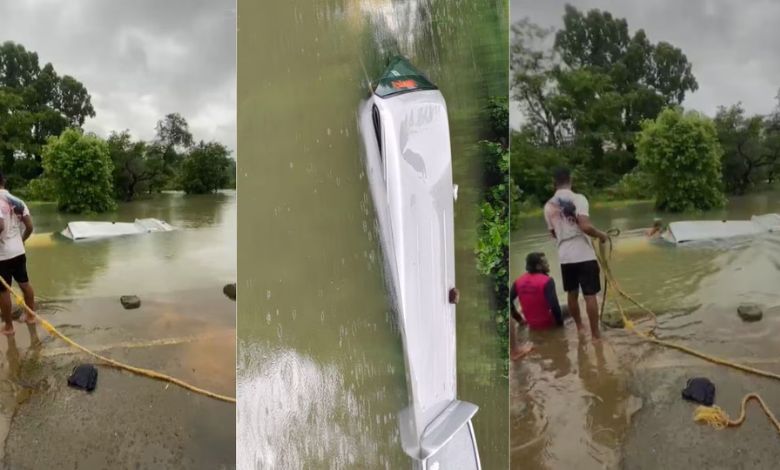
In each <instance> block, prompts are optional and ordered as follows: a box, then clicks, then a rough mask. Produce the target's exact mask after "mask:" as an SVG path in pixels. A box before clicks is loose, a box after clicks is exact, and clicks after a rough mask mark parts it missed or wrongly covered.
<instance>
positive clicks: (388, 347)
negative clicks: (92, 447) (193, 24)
mask: <svg viewBox="0 0 780 470" xmlns="http://www.w3.org/2000/svg"><path fill="white" fill-rule="evenodd" d="M499 4H500V2H493V1H486V0H478V1H463V0H441V1H440V0H436V1H427V0H426V1H410V2H398V1H391V0H332V1H331V0H329V1H323V2H312V1H310V0H291V1H284V2H262V3H261V2H255V3H247V4H246V5H242V10H241V12H240V13H239V16H238V21H239V23H238V52H239V59H238V62H239V64H241V66H240V67H239V77H238V103H239V105H238V123H239V129H238V142H239V151H240V153H241V155H242V158H241V159H240V160H239V169H238V178H239V183H238V184H239V186H240V188H241V189H240V191H241V198H240V201H239V209H238V210H239V213H240V218H241V224H240V227H239V228H240V230H239V233H238V239H239V244H240V246H241V257H240V258H239V265H238V270H239V286H238V289H239V291H240V292H241V294H240V296H241V299H240V301H239V303H238V309H239V310H238V330H239V352H238V379H237V380H238V385H237V387H238V393H239V397H240V398H239V406H238V416H237V422H238V439H239V441H238V465H239V467H242V468H333V469H347V468H349V469H352V468H359V469H362V468H370V469H379V468H387V469H397V468H410V467H411V459H410V458H409V457H408V456H407V455H406V454H404V452H403V450H402V449H401V443H400V437H399V432H398V420H397V418H396V416H397V414H398V412H399V411H400V410H401V409H402V408H404V407H405V406H406V405H407V403H408V401H407V393H406V377H405V367H404V356H403V349H402V345H401V337H400V335H399V333H398V329H397V325H396V322H395V316H394V314H393V312H392V310H391V308H390V305H391V302H390V298H389V296H388V292H387V289H386V288H385V280H384V278H383V273H382V270H383V266H382V258H381V247H380V245H379V240H378V236H377V234H378V232H377V231H376V230H375V223H376V216H375V214H374V209H373V206H372V203H371V197H370V195H369V188H368V182H367V180H366V177H365V172H364V162H363V158H362V155H361V141H360V135H359V133H358V127H357V111H358V105H359V103H360V100H361V99H362V98H363V97H365V96H366V92H367V87H366V78H369V77H370V78H374V77H376V76H378V74H379V73H380V72H381V71H382V68H383V67H384V65H385V61H384V58H385V57H384V56H385V55H390V54H394V53H402V54H403V55H405V56H407V57H408V58H409V59H410V60H411V61H412V62H413V63H414V64H415V66H417V67H419V68H420V69H421V70H423V71H425V72H426V73H428V74H430V78H431V79H432V81H433V82H434V83H436V84H437V85H438V86H439V87H440V89H441V92H442V94H443V95H444V97H445V99H446V101H447V109H448V116H449V123H450V134H451V144H452V159H453V178H454V182H455V183H456V184H458V185H459V187H460V190H459V197H458V201H457V203H456V205H455V211H456V213H455V245H456V246H455V250H456V252H455V257H456V270H457V273H456V279H457V284H458V287H459V289H460V291H461V302H460V303H459V304H458V311H457V348H458V350H457V356H458V395H459V398H461V399H464V400H468V401H471V402H473V403H476V404H477V405H479V406H480V410H479V412H478V413H477V415H476V416H475V419H474V426H475V429H476V431H475V433H476V436H477V444H478V446H479V450H480V454H481V456H482V461H483V465H484V468H486V469H493V468H497V469H498V468H506V467H507V465H508V462H507V460H508V452H507V442H508V441H507V435H508V420H507V417H508V414H507V400H506V397H507V378H506V376H505V374H504V373H503V360H502V357H501V356H502V354H501V353H502V351H501V350H500V347H499V344H500V341H499V339H498V337H497V336H498V334H497V332H496V326H495V321H494V320H493V319H492V317H491V313H490V312H491V305H490V296H491V287H490V286H489V285H488V283H487V280H486V278H485V277H483V276H480V275H479V273H478V272H477V271H476V266H475V256H474V246H475V244H476V227H477V223H478V217H479V199H480V197H481V195H480V189H481V187H482V169H481V163H480V162H481V160H480V155H479V153H478V150H479V148H478V146H477V145H476V143H477V142H478V140H479V139H480V129H482V128H483V127H484V125H485V124H486V122H485V121H484V120H483V119H482V111H483V109H482V108H483V107H484V106H485V105H486V104H487V98H488V97H490V96H501V95H504V96H505V95H506V89H507V83H506V79H507V74H506V70H507V65H506V57H507V46H508V39H507V31H506V29H503V28H499V27H497V25H501V24H503V25H507V24H508V23H507V20H506V13H507V12H506V4H505V3H504V6H503V7H499V6H498V5H499ZM502 8H503V11H501V9H502Z"/></svg>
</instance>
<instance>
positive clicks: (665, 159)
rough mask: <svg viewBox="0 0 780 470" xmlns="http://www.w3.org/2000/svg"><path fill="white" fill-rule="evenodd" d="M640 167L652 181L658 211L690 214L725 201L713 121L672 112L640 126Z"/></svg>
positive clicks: (674, 109)
mask: <svg viewBox="0 0 780 470" xmlns="http://www.w3.org/2000/svg"><path fill="white" fill-rule="evenodd" d="M637 151H638V157H639V162H640V168H641V169H642V170H643V171H644V172H645V173H646V174H647V175H648V176H649V177H650V178H651V180H652V183H653V189H654V192H655V202H656V206H657V207H658V208H659V209H663V210H669V211H674V212H677V211H686V210H692V209H699V210H707V209H712V208H714V207H720V206H722V205H723V203H724V202H725V198H724V196H723V191H722V183H721V156H722V154H723V150H722V149H721V147H720V143H719V142H718V135H717V131H716V130H715V126H714V124H713V123H712V120H710V119H709V118H707V117H705V116H702V115H699V114H697V113H693V112H689V113H686V114H683V112H682V111H681V110H680V109H676V108H668V109H665V110H664V111H662V112H661V114H660V115H659V116H658V118H657V119H655V120H647V121H645V122H643V123H642V132H641V134H640V135H639V138H638V141H637Z"/></svg>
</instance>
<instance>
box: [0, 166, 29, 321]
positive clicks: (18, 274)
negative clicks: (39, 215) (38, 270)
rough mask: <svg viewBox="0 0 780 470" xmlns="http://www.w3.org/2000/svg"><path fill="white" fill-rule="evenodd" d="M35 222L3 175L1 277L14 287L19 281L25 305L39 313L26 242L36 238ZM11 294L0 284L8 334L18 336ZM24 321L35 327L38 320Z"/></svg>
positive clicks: (0, 181) (0, 308) (0, 193)
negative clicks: (15, 328) (29, 271)
mask: <svg viewBox="0 0 780 470" xmlns="http://www.w3.org/2000/svg"><path fill="white" fill-rule="evenodd" d="M32 232H33V223H32V217H31V216H30V210H29V209H28V208H27V205H26V204H25V203H24V201H22V200H21V199H19V198H17V197H15V196H13V195H12V194H11V193H10V192H8V190H7V189H5V177H4V176H3V175H2V173H0V276H2V277H3V279H4V280H5V282H6V283H7V284H8V285H9V286H10V285H11V283H12V282H13V281H14V280H16V282H17V283H18V284H19V288H20V289H22V292H23V293H24V303H26V304H27V306H28V307H30V309H32V310H33V311H34V310H35V294H34V292H33V288H32V286H31V285H30V279H29V277H28V276H27V256H26V254H25V250H24V242H25V241H27V239H28V238H29V237H30V235H32ZM12 308H13V306H12V303H11V292H9V291H8V289H6V287H5V286H4V285H2V284H0V311H1V312H2V318H3V328H2V330H0V332H2V333H3V334H4V335H7V336H10V335H13V334H14V324H13V319H12V315H13V312H12ZM22 319H23V321H24V322H25V323H27V324H34V323H35V318H34V317H33V316H31V315H29V314H28V313H27V312H24V313H23V315H22Z"/></svg>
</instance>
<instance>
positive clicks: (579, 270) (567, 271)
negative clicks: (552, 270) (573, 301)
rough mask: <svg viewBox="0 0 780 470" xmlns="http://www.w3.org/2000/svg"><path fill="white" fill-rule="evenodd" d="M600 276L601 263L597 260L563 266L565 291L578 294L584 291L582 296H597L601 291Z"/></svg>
mask: <svg viewBox="0 0 780 470" xmlns="http://www.w3.org/2000/svg"><path fill="white" fill-rule="evenodd" d="M599 274H600V271H599V263H598V262H597V261H596V260H591V261H583V262H581V263H568V264H562V265H561V277H562V278H563V290H564V291H566V292H577V291H578V290H580V289H582V295H596V294H598V293H599V292H600V291H601V282H600V280H599Z"/></svg>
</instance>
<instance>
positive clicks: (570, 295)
mask: <svg viewBox="0 0 780 470" xmlns="http://www.w3.org/2000/svg"><path fill="white" fill-rule="evenodd" d="M579 297H580V292H579V291H571V292H567V293H566V304H567V305H568V306H569V315H571V317H572V318H573V319H574V323H575V324H576V325H577V331H578V332H580V333H581V332H582V318H581V317H580V302H579Z"/></svg>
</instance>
